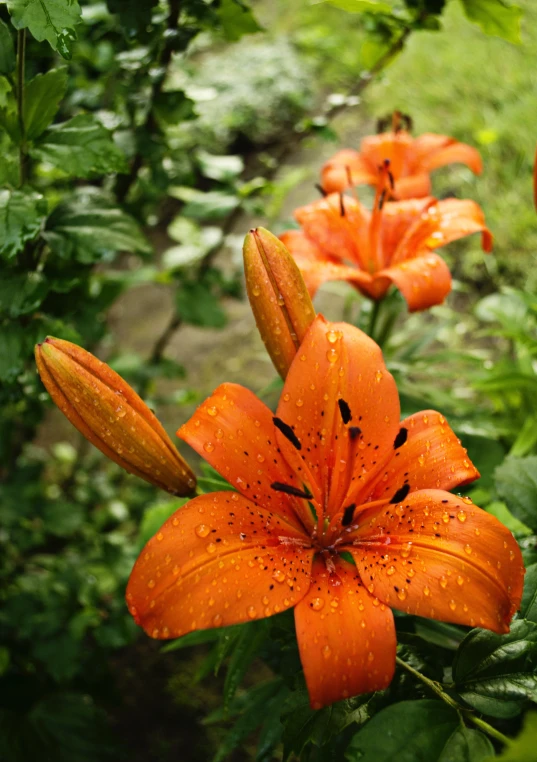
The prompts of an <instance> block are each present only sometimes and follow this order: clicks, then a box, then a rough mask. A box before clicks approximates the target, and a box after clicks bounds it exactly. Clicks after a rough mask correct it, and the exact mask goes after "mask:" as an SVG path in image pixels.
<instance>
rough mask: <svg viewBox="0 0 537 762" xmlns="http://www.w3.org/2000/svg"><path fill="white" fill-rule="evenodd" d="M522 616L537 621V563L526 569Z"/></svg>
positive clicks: (521, 607)
mask: <svg viewBox="0 0 537 762" xmlns="http://www.w3.org/2000/svg"><path fill="white" fill-rule="evenodd" d="M520 616H521V617H522V618H523V619H527V620H528V621H530V622H535V623H537V564H532V565H531V566H528V567H527V569H526V574H525V576H524V593H523V595H522V603H521V605H520Z"/></svg>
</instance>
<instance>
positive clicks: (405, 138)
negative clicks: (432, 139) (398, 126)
mask: <svg viewBox="0 0 537 762" xmlns="http://www.w3.org/2000/svg"><path fill="white" fill-rule="evenodd" d="M413 142H414V141H413V138H412V137H411V135H409V133H408V132H406V131H405V130H399V131H398V132H381V133H380V134H379V135H368V136H367V137H366V138H364V139H363V140H362V142H361V144H360V153H361V154H362V155H363V156H364V157H366V160H367V161H368V162H369V163H370V164H372V165H373V166H374V167H379V166H381V164H383V163H384V161H385V160H386V159H388V160H389V162H390V172H391V173H392V175H393V177H394V179H395V180H396V181H397V179H398V178H399V177H405V176H406V175H408V174H410V172H409V168H410V162H411V157H412V144H413Z"/></svg>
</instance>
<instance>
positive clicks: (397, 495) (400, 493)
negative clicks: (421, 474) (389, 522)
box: [390, 484, 410, 504]
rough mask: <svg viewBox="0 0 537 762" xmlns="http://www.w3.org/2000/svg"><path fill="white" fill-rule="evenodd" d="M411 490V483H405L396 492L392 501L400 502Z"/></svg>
mask: <svg viewBox="0 0 537 762" xmlns="http://www.w3.org/2000/svg"><path fill="white" fill-rule="evenodd" d="M409 492H410V484H403V486H402V487H400V488H399V489H398V490H397V492H396V493H395V495H394V496H393V497H392V499H391V500H390V503H394V504H395V503H400V502H401V500H404V499H405V497H406V496H407V495H408V493H409Z"/></svg>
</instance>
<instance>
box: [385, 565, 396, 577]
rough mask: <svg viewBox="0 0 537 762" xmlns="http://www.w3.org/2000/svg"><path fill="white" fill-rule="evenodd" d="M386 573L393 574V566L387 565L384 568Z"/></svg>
mask: <svg viewBox="0 0 537 762" xmlns="http://www.w3.org/2000/svg"><path fill="white" fill-rule="evenodd" d="M386 574H387V575H388V576H389V577H391V576H392V574H395V566H388V568H387V569H386Z"/></svg>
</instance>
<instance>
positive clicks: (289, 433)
mask: <svg viewBox="0 0 537 762" xmlns="http://www.w3.org/2000/svg"><path fill="white" fill-rule="evenodd" d="M272 421H273V423H274V425H275V426H276V428H277V429H279V430H280V431H281V432H282V434H283V435H284V437H285V438H286V439H288V440H289V441H290V442H291V444H292V445H293V447H296V449H297V450H301V449H302V444H301V443H300V439H299V438H298V437H297V435H296V434H295V432H294V431H293V429H292V428H291V427H290V426H289V425H288V424H287V423H284V422H283V421H282V419H281V418H273V419H272Z"/></svg>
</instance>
